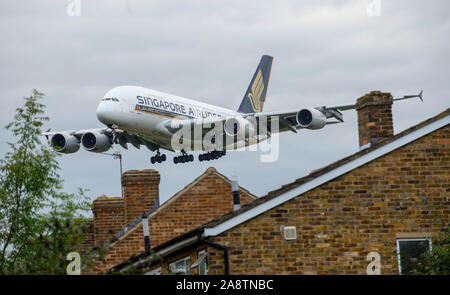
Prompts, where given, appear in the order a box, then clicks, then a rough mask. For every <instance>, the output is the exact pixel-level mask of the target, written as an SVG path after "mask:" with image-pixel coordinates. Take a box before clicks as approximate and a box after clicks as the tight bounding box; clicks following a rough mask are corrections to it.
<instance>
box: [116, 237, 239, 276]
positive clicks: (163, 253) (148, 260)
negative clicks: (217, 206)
mask: <svg viewBox="0 0 450 295" xmlns="http://www.w3.org/2000/svg"><path fill="white" fill-rule="evenodd" d="M197 242H203V243H205V244H207V245H210V246H211V247H213V248H216V249H219V250H221V251H223V254H224V263H225V275H229V274H230V263H229V249H228V247H226V246H223V245H220V244H218V243H215V242H213V241H210V240H208V239H205V238H204V237H202V233H201V232H200V231H198V232H197V235H196V236H193V237H190V238H187V239H185V240H182V241H180V242H178V243H176V244H174V245H171V246H168V247H166V248H163V249H161V250H159V251H158V252H156V253H154V254H152V255H150V256H148V257H146V258H143V259H141V260H139V261H136V262H135V263H133V264H130V265H128V266H126V267H124V268H122V269H121V270H119V273H120V274H123V273H126V272H127V271H129V270H131V269H134V268H138V267H140V266H142V265H144V264H146V263H151V262H153V261H154V260H157V259H158V258H160V257H166V256H168V255H170V254H172V253H174V252H177V251H179V250H181V249H183V248H186V247H188V246H191V245H193V244H195V243H197Z"/></svg>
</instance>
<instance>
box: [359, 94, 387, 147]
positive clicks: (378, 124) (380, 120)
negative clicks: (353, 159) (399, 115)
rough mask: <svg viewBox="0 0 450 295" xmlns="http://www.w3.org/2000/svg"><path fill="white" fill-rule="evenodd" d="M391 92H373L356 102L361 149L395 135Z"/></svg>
mask: <svg viewBox="0 0 450 295" xmlns="http://www.w3.org/2000/svg"><path fill="white" fill-rule="evenodd" d="M392 102H393V98H392V95H391V93H389V92H380V91H371V92H370V93H367V94H366V95H364V96H362V97H360V98H358V99H357V100H356V110H357V112H358V132H359V146H360V149H363V148H366V147H369V146H371V145H372V144H375V143H377V142H378V141H379V140H381V139H383V138H388V137H391V136H393V135H394V127H393V125H392Z"/></svg>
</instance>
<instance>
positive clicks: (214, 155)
mask: <svg viewBox="0 0 450 295" xmlns="http://www.w3.org/2000/svg"><path fill="white" fill-rule="evenodd" d="M226 153H227V152H226V151H212V152H209V153H205V154H200V155H198V160H199V161H200V162H202V161H211V160H217V159H219V158H221V157H223V156H225V155H226Z"/></svg>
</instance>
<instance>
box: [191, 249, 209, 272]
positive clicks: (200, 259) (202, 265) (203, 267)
mask: <svg viewBox="0 0 450 295" xmlns="http://www.w3.org/2000/svg"><path fill="white" fill-rule="evenodd" d="M195 267H198V274H199V275H206V274H208V265H207V261H206V250H202V251H199V252H198V253H197V260H196V261H195V262H194V263H193V264H192V265H191V268H195Z"/></svg>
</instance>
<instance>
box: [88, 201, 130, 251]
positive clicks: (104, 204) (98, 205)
mask: <svg viewBox="0 0 450 295" xmlns="http://www.w3.org/2000/svg"><path fill="white" fill-rule="evenodd" d="M92 211H93V214H94V241H95V246H96V247H101V246H103V245H104V244H105V243H106V242H107V241H109V240H110V239H111V238H112V237H113V235H114V234H116V233H118V232H119V231H121V230H122V225H123V220H124V216H123V215H124V212H123V199H122V198H110V197H106V196H101V197H98V198H97V199H95V201H94V203H93V209H92Z"/></svg>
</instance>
